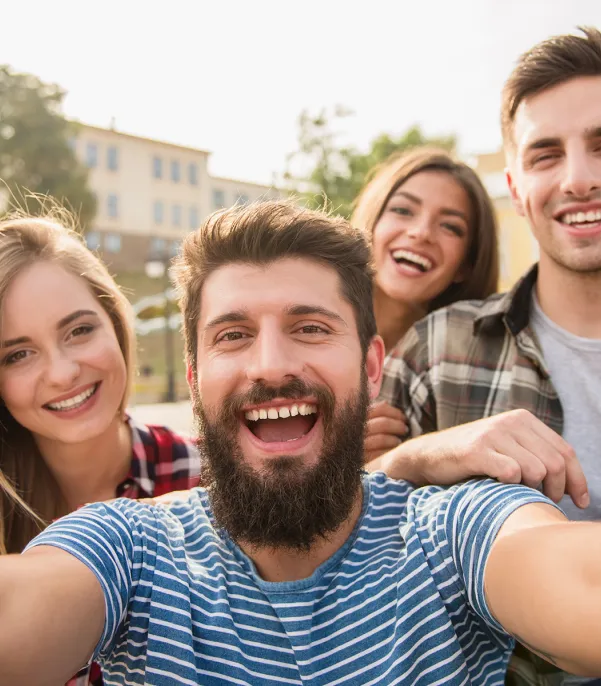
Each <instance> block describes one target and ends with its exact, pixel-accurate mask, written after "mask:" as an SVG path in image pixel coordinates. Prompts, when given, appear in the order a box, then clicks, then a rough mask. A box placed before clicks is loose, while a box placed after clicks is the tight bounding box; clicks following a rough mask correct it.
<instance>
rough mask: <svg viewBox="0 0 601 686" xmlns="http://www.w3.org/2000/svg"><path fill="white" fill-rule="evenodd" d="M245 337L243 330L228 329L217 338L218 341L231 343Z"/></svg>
mask: <svg viewBox="0 0 601 686" xmlns="http://www.w3.org/2000/svg"><path fill="white" fill-rule="evenodd" d="M242 338H244V334H243V333H242V332H241V331H228V332H227V333H224V334H223V335H222V336H220V337H219V338H218V339H217V342H218V343H221V342H225V343H231V342H232V341H239V340H241V339H242Z"/></svg>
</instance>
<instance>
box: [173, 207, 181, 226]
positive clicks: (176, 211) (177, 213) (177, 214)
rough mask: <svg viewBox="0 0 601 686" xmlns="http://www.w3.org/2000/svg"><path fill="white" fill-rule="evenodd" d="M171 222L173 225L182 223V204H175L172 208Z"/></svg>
mask: <svg viewBox="0 0 601 686" xmlns="http://www.w3.org/2000/svg"><path fill="white" fill-rule="evenodd" d="M171 223H172V224H173V226H181V225H182V208H181V205H173V207H172V208H171Z"/></svg>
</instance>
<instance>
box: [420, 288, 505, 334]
mask: <svg viewBox="0 0 601 686" xmlns="http://www.w3.org/2000/svg"><path fill="white" fill-rule="evenodd" d="M508 297H509V296H508V294H507V293H494V294H493V295H490V296H489V297H488V298H486V299H485V300H460V301H458V302H456V303H453V304H452V305H447V306H446V307H441V308H440V309H438V310H434V312H430V314H428V315H427V316H426V317H424V318H423V319H421V320H420V321H418V322H417V323H416V324H415V328H416V329H417V330H418V331H423V330H426V329H428V328H429V327H432V326H437V327H443V326H444V327H446V328H448V329H453V330H455V329H459V330H461V329H463V330H465V331H466V332H469V333H471V332H472V331H473V329H474V324H475V323H476V322H477V321H479V320H482V319H485V318H488V317H497V316H498V317H500V316H502V315H503V314H504V312H505V308H506V304H507V299H508Z"/></svg>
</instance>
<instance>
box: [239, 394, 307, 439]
mask: <svg viewBox="0 0 601 686" xmlns="http://www.w3.org/2000/svg"><path fill="white" fill-rule="evenodd" d="M318 418H319V412H318V408H317V405H315V404H312V403H290V404H289V405H273V406H263V407H260V408H256V409H249V410H247V411H246V412H245V413H244V423H245V424H246V426H247V427H248V428H249V429H250V431H251V432H252V433H253V434H254V435H255V436H256V437H257V438H258V439H259V440H261V441H263V442H265V443H285V442H288V441H296V440H298V439H299V438H302V437H303V436H306V435H307V434H308V433H309V431H311V429H312V428H313V427H314V426H315V424H316V422H317V420H318Z"/></svg>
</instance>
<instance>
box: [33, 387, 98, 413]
mask: <svg viewBox="0 0 601 686" xmlns="http://www.w3.org/2000/svg"><path fill="white" fill-rule="evenodd" d="M98 384H100V382H99V381H93V382H92V383H88V384H84V385H83V386H78V387H77V388H75V389H73V390H72V391H69V392H68V393H64V394H63V395H58V396H56V398H52V400H49V401H48V402H46V403H44V407H46V405H54V404H56V403H61V402H63V400H70V399H71V398H74V397H75V396H76V395H79V394H80V393H85V391H87V390H88V389H90V388H93V387H94V386H96V385H98ZM92 397H93V396H92Z"/></svg>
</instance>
